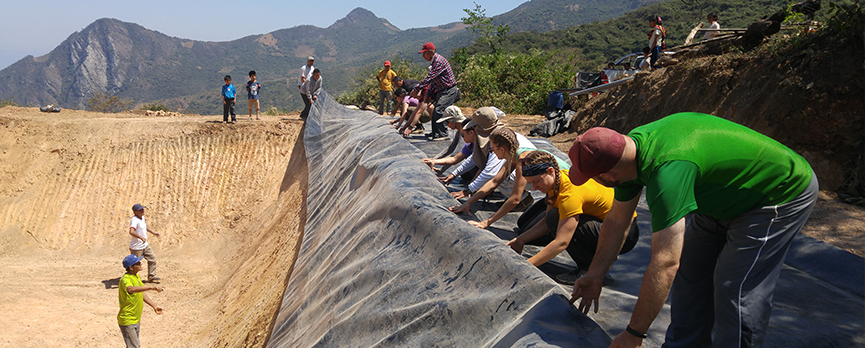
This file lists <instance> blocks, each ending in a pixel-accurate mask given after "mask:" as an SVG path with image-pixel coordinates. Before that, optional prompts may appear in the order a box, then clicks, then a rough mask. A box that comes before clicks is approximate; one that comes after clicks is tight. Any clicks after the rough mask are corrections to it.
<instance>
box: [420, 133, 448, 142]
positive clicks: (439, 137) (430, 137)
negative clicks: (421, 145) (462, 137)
mask: <svg viewBox="0 0 865 348" xmlns="http://www.w3.org/2000/svg"><path fill="white" fill-rule="evenodd" d="M424 136H425V137H426V138H427V140H429V141H433V140H442V139H447V138H448V136H447V134H445V135H435V134H432V133H427V134H424Z"/></svg>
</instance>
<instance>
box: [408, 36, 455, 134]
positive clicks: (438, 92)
mask: <svg viewBox="0 0 865 348" xmlns="http://www.w3.org/2000/svg"><path fill="white" fill-rule="evenodd" d="M418 53H420V54H422V55H423V58H424V59H426V60H427V61H428V62H430V65H431V66H430V71H429V73H428V74H427V76H426V77H425V78H424V79H423V81H421V82H420V83H418V84H417V86H415V87H414V89H413V90H412V92H411V95H412V97H415V98H418V97H419V96H420V93H421V91H423V90H427V89H428V91H427V93H426V95H425V96H424V99H423V100H422V101H428V102H429V103H431V104H433V105H434V106H435V109H434V110H433V114H432V131H431V133H429V134H427V135H426V137H427V139H429V140H437V139H442V138H446V137H447V136H448V133H447V128H446V127H445V125H444V124H442V123H439V122H438V120H439V119H440V118H441V117H442V115H443V114H444V112H445V109H446V108H447V107H448V106H451V105H453V103H455V102H456V101H457V100H458V98H459V89H458V88H457V81H456V78H455V77H454V72H453V70H452V69H451V65H450V63H448V60H447V59H445V57H443V56H442V55H440V54H438V53H436V47H435V45H433V43H432V42H427V43H425V44H424V45H423V47H422V48H421V50H420V51H419V52H418Z"/></svg>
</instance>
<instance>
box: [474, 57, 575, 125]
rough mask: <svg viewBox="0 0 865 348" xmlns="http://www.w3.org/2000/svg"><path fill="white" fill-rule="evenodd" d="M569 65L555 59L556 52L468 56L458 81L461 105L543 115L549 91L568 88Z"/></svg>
mask: <svg viewBox="0 0 865 348" xmlns="http://www.w3.org/2000/svg"><path fill="white" fill-rule="evenodd" d="M569 70H570V67H569V66H568V65H567V64H562V63H560V62H557V61H555V59H553V53H549V52H544V51H541V50H536V49H533V50H530V51H529V52H528V53H505V52H496V53H491V54H476V55H472V56H468V57H466V60H465V63H464V65H463V69H462V72H461V73H460V75H459V78H458V81H459V86H460V91H461V92H462V96H463V100H462V102H461V104H464V105H467V106H472V107H480V106H484V105H493V106H496V107H498V108H500V109H502V110H505V112H509V113H519V114H540V113H543V111H544V107H545V106H546V101H547V95H548V93H549V91H552V90H557V89H562V88H567V87H568V85H569V81H570V76H571V74H570V73H569V72H568V71H569Z"/></svg>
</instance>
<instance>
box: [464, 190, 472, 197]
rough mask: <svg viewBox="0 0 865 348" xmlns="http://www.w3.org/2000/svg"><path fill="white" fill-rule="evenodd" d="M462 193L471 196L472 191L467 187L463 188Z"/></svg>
mask: <svg viewBox="0 0 865 348" xmlns="http://www.w3.org/2000/svg"><path fill="white" fill-rule="evenodd" d="M463 194H464V195H466V197H471V196H472V191H471V190H469V189H465V190H463Z"/></svg>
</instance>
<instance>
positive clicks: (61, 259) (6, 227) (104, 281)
mask: <svg viewBox="0 0 865 348" xmlns="http://www.w3.org/2000/svg"><path fill="white" fill-rule="evenodd" d="M239 118H240V122H238V123H237V124H234V125H229V124H223V123H221V122H217V121H221V117H219V116H179V117H170V118H166V117H156V118H155V117H146V116H144V115H137V114H131V113H130V114H124V113H121V114H99V113H92V112H84V111H76V110H63V112H61V113H59V114H44V113H41V112H39V111H38V109H36V108H20V107H5V108H2V109H0V177H2V179H3V180H0V269H2V270H3V271H2V272H0V284H3V286H2V287H0V312H2V313H3V316H0V347H60V346H64V347H117V346H120V345H122V344H123V339H122V337H121V335H120V331H119V328H118V326H117V320H116V316H117V311H118V303H117V292H118V290H117V284H118V280H119V278H120V276H121V275H122V274H123V272H124V270H123V268H122V266H121V265H120V261H121V259H122V258H123V257H124V256H125V255H127V254H129V249H128V245H129V240H130V236H129V233H128V230H129V227H128V226H129V220H130V217H131V216H132V212H131V210H130V208H131V207H132V205H133V204H134V203H142V204H144V205H146V206H147V207H148V209H147V210H146V212H145V218H146V220H147V224H148V227H150V228H151V229H153V230H155V231H157V232H159V233H161V236H160V237H151V239H150V242H151V245H152V247H153V250H154V252H155V253H156V255H157V257H158V267H159V268H158V275H159V276H160V277H161V278H162V279H163V280H162V283H161V284H162V285H163V286H164V287H165V291H164V292H162V293H155V292H149V296H150V298H151V299H153V300H154V301H155V302H156V303H158V304H159V305H160V306H162V307H163V308H164V309H165V312H164V314H162V315H159V316H157V315H156V314H155V313H154V312H153V311H152V310H151V309H150V308H149V307H148V306H146V305H145V309H144V314H143V316H142V322H141V340H142V344H143V345H144V346H159V347H180V346H183V347H240V346H256V347H260V346H263V345H264V343H265V342H266V340H267V337H268V335H269V333H270V329H271V324H272V321H273V319H274V317H275V313H276V311H277V309H278V306H279V304H280V301H281V299H282V294H283V291H284V289H285V284H286V282H287V280H288V275H289V273H290V271H291V267H292V265H293V263H294V260H295V259H296V254H297V250H298V246H299V242H300V236H301V233H302V230H303V223H304V222H305V220H306V218H305V210H304V197H305V192H304V190H305V189H306V182H305V180H306V175H307V174H306V173H305V172H304V171H303V170H302V169H303V168H300V169H298V168H294V167H292V169H291V170H287V168H289V161H290V159H291V156H292V153H293V149H294V147H295V145H296V140H297V138H298V135H299V134H300V130H301V125H302V122H301V121H300V119H299V118H298V117H297V115H296V114H295V115H291V116H279V117H271V116H263V117H262V120H261V121H247V120H246V117H239ZM145 263H146V262H145ZM145 268H146V266H145ZM141 275H142V277H144V276H146V271H143V272H141Z"/></svg>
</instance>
